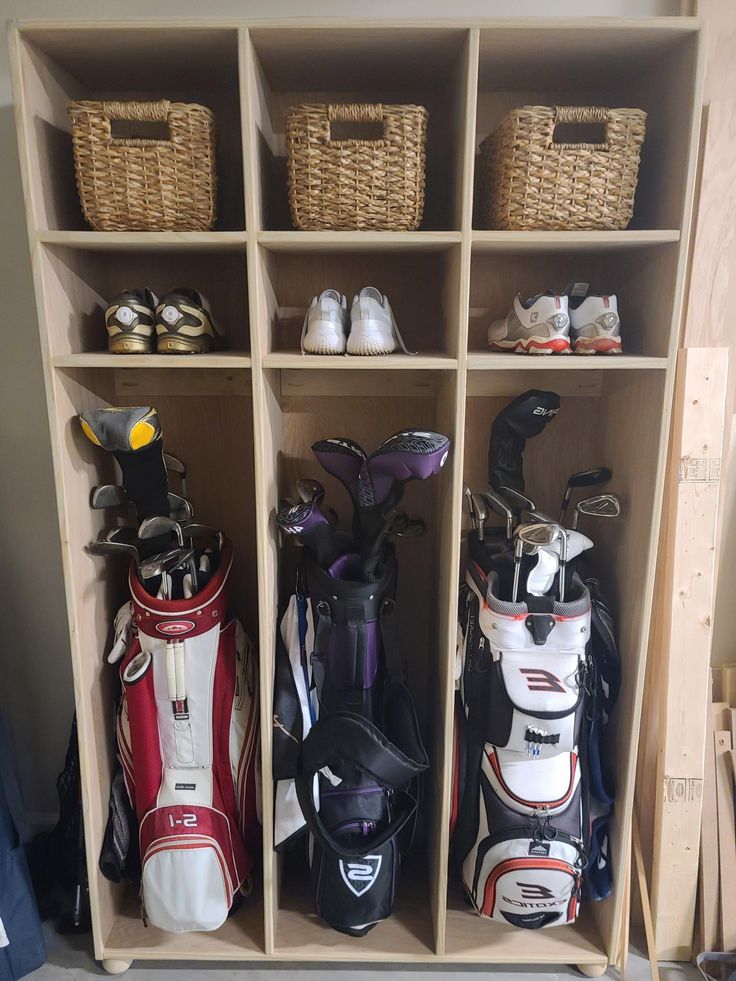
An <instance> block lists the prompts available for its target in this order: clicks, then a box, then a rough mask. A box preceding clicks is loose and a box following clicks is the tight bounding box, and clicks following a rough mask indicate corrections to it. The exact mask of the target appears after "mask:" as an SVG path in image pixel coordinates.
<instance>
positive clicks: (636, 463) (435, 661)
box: [52, 361, 668, 972]
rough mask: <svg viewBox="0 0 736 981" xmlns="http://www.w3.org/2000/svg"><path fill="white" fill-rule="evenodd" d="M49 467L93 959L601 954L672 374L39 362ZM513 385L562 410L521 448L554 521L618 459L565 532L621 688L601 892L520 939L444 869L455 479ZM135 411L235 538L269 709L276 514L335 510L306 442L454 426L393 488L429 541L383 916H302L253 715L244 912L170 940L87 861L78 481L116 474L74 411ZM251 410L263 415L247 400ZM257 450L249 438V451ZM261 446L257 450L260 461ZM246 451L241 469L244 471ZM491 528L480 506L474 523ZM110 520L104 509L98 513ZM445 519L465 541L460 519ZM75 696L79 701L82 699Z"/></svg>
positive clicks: (97, 667) (549, 958)
mask: <svg viewBox="0 0 736 981" xmlns="http://www.w3.org/2000/svg"><path fill="white" fill-rule="evenodd" d="M52 385H53V392H54V400H55V407H56V412H57V418H58V419H59V420H61V421H62V425H61V426H60V436H61V437H62V445H61V447H60V449H61V452H60V454H59V458H58V463H59V469H60V484H61V486H62V487H63V492H64V502H65V506H64V522H65V540H66V544H67V546H68V548H67V550H66V555H67V562H68V568H67V573H68V586H69V593H70V596H69V603H70V619H71V622H72V630H73V636H74V637H75V639H76V640H77V643H75V645H74V651H75V679H76V684H77V697H78V700H79V705H80V710H79V714H80V719H79V722H80V727H79V732H80V740H81V744H82V761H83V778H84V786H85V817H86V829H87V836H88V860H89V867H90V869H93V870H94V871H93V873H92V874H91V876H90V892H91V898H92V903H93V906H94V909H95V923H96V936H95V941H96V952H97V956H99V957H100V958H101V959H102V960H103V961H104V962H105V964H106V965H107V966H108V967H111V966H112V967H113V968H114V967H115V965H116V964H117V965H118V966H123V965H124V964H125V963H127V962H128V961H131V960H133V959H156V960H158V959H161V960H165V959H190V958H191V959H202V960H205V959H206V960H210V959H212V960H243V961H247V960H256V959H260V958H263V957H273V958H278V959H283V960H290V961H310V960H315V961H319V960H331V961H386V962H401V961H425V962H431V961H434V960H445V961H447V962H478V963H494V962H495V963H504V962H533V963H540V964H542V963H574V964H578V965H581V966H583V967H584V968H585V969H586V970H587V971H589V972H596V971H597V970H598V969H599V968H600V969H602V968H603V967H604V966H605V965H606V964H607V963H609V962H610V961H615V960H616V959H617V957H618V947H617V945H618V938H619V936H620V932H621V917H622V915H623V910H624V906H625V903H624V899H625V897H624V886H623V885H622V884H625V883H626V869H627V862H628V848H629V844H628V835H629V824H628V815H629V814H630V807H631V795H632V792H633V773H634V758H635V743H634V740H633V739H632V732H633V731H634V726H635V724H636V718H637V704H638V699H639V697H640V687H641V677H642V674H641V672H642V670H643V665H644V656H645V644H644V638H645V637H646V630H645V625H646V620H647V616H648V605H649V596H650V586H651V573H652V570H651V559H652V537H653V534H654V531H653V529H654V527H655V524H656V522H655V515H656V511H657V500H658V490H657V488H658V484H659V483H660V480H659V477H658V474H659V461H660V457H661V449H662V445H663V442H662V440H663V435H664V420H665V417H666V413H665V411H664V410H665V404H666V399H667V392H668V389H667V385H668V373H667V371H666V370H665V369H664V368H663V367H661V368H637V369H631V368H623V369H618V370H611V369H608V370H606V369H599V368H596V367H595V366H594V365H589V366H588V367H586V368H581V369H580V370H575V369H574V368H572V367H567V366H566V367H565V368H563V367H556V366H554V365H552V366H549V367H548V364H547V363H546V362H545V363H544V364H540V363H538V362H535V363H534V367H532V366H531V365H529V366H528V367H527V366H526V365H518V363H517V362H516V361H515V362H514V369H513V370H508V369H506V368H503V367H498V368H491V369H486V370H474V369H469V370H459V369H452V370H445V371H435V370H428V371H422V370H413V369H412V370H390V369H380V370H361V369H355V368H351V369H343V370H340V369H320V368H316V367H305V368H304V369H302V370H299V369H284V370H279V369H266V370H264V371H263V372H262V373H261V375H260V376H259V377H258V378H257V379H254V378H253V373H252V370H251V369H248V368H242V369H237V370H229V369H216V368H213V369H206V368H205V369H203V368H187V367H186V366H181V367H177V368H175V369H173V370H171V369H167V370H155V369H137V368H132V369H125V368H117V367H111V368H97V369H93V368H63V369H55V370H54V372H53V378H52ZM528 388H540V389H548V390H551V391H554V392H556V393H557V394H559V395H560V397H561V410H560V412H559V415H558V417H557V418H556V419H555V420H554V421H553V422H551V423H550V424H549V425H548V426H547V428H546V429H545V431H544V433H543V434H542V435H541V436H540V437H539V438H537V439H536V440H533V441H529V443H528V446H527V449H526V452H525V456H524V473H525V480H526V486H527V490H528V493H529V494H530V496H531V497H532V498H533V499H534V500H535V502H536V503H537V504H538V506H539V507H540V509H542V510H544V511H548V512H551V513H555V511H556V509H557V507H558V505H559V498H560V497H561V493H562V489H563V488H564V485H565V482H566V479H567V476H568V475H569V474H570V473H571V472H573V471H575V470H579V469H582V468H584V467H587V466H591V465H599V464H605V465H607V466H609V467H610V468H611V469H612V471H613V479H612V481H611V484H610V489H612V490H615V491H616V492H617V493H618V494H619V495H620V497H621V500H622V505H623V516H622V518H621V519H619V520H617V521H609V522H606V521H598V522H596V524H595V527H587V528H586V527H582V530H583V531H587V532H589V533H590V535H591V536H592V537H593V538H594V539H595V542H596V549H595V552H594V553H593V556H594V557H593V560H592V569H593V572H594V573H595V574H596V575H597V576H598V577H599V578H600V580H601V584H602V586H603V589H604V591H605V593H606V594H607V596H608V597H609V599H610V601H611V604H612V606H613V609H614V611H615V614H616V618H617V623H618V631H619V644H620V649H621V654H622V658H623V685H622V690H621V696H620V701H619V705H618V708H617V712H616V716H615V724H614V729H615V734H616V735H615V739H616V753H615V757H616V760H617V786H618V796H617V803H616V810H615V818H614V832H613V837H612V851H613V860H614V868H615V882H616V885H615V888H614V894H613V896H612V897H611V898H610V899H609V900H607V901H605V902H603V903H592V902H584V903H583V912H582V915H581V918H580V919H579V921H578V922H577V923H576V924H574V925H572V926H567V927H564V928H560V929H553V930H544V931H538V932H533V933H531V934H527V933H525V932H522V931H519V930H515V929H514V928H512V927H510V926H504V925H502V924H497V923H490V922H488V921H484V920H481V919H479V918H478V917H477V916H476V915H475V914H474V913H473V912H472V911H471V909H470V908H469V907H468V905H467V903H466V901H465V899H464V897H463V894H462V890H461V888H460V885H459V883H458V882H457V880H456V877H455V876H454V874H453V872H452V871H451V870H450V872H449V875H448V849H449V841H448V828H447V824H448V814H449V795H450V786H451V766H452V760H451V753H450V752H449V751H448V747H449V746H451V733H452V711H453V687H454V681H453V662H454V653H455V652H454V622H455V616H456V589H457V583H458V579H459V575H460V573H461V570H462V562H463V560H464V537H465V532H466V531H467V517H466V516H465V515H464V514H463V515H462V517H461V514H462V485H463V483H467V484H469V485H470V486H471V487H473V488H475V489H478V490H479V489H482V488H483V487H485V486H486V485H487V482H488V472H487V467H488V435H489V431H490V426H491V423H492V422H493V419H494V418H495V416H496V415H497V414H498V412H499V411H500V410H501V409H502V408H503V407H504V406H505V405H506V404H507V403H508V402H509V400H510V399H511V398H513V397H514V396H516V395H518V394H520V393H521V392H522V391H525V390H526V389H528ZM125 404H151V405H155V406H156V408H157V409H158V411H159V415H160V417H161V422H162V426H163V430H164V441H165V447H166V448H167V449H168V450H170V451H171V452H172V453H175V454H177V455H179V456H181V457H183V458H184V459H185V460H186V463H187V466H188V477H187V481H188V485H189V490H188V492H189V496H190V497H191V500H192V501H193V503H194V505H195V508H196V511H197V517H201V519H202V520H203V521H205V522H208V523H212V524H215V525H216V526H218V527H222V528H223V529H224V530H225V531H226V533H227V534H228V535H229V536H230V537H231V538H232V540H233V542H234V545H235V554H236V558H235V568H234V582H233V603H232V610H233V614H234V615H237V616H239V617H240V618H241V619H242V620H243V622H244V624H245V626H246V630H247V631H248V632H250V633H251V634H252V635H253V636H258V637H259V640H260V667H261V702H262V709H263V716H264V718H266V719H270V718H271V712H270V706H271V703H272V697H273V691H272V678H273V651H274V640H275V632H276V630H277V627H278V614H279V610H280V603H283V600H284V599H285V597H286V596H288V592H289V590H290V589H291V588H293V580H292V577H293V573H294V568H295V565H296V562H297V561H298V549H297V548H296V547H295V546H294V545H293V544H285V543H282V542H279V537H278V533H277V530H276V527H275V523H274V514H275V510H276V508H277V502H278V500H279V499H280V498H283V497H284V496H287V495H288V494H289V493H292V492H293V490H292V489H293V483H294V480H295V479H296V478H297V477H314V478H317V479H320V480H322V481H323V483H324V484H325V486H326V491H327V493H326V502H327V503H329V504H330V505H332V506H333V507H334V508H335V509H336V510H337V512H338V521H339V523H340V525H342V526H343V527H348V526H349V522H350V503H349V501H348V498H347V495H346V494H345V491H344V489H343V488H342V487H341V486H340V485H339V484H338V483H337V482H336V481H334V479H333V478H330V477H329V476H328V475H326V474H325V473H324V472H321V468H320V467H319V465H318V464H317V462H316V461H315V459H314V457H313V455H312V453H311V445H312V443H313V442H314V441H315V440H317V439H319V438H322V437H325V436H350V437H351V438H353V439H356V440H358V441H359V442H360V443H362V444H363V445H364V446H365V447H368V448H373V447H375V446H376V445H378V443H380V442H381V441H382V440H383V439H385V438H386V437H387V436H389V435H391V433H393V432H395V431H397V430H398V429H401V428H404V427H408V426H420V427H424V428H434V429H437V430H440V431H442V432H445V433H447V434H448V435H450V436H452V439H453V449H452V453H451V456H450V460H449V462H448V465H447V466H446V467H445V468H444V469H443V471H442V472H441V474H440V475H439V477H438V478H436V479H435V480H433V481H428V482H427V483H419V482H416V483H414V484H409V485H408V486H407V491H406V495H405V498H404V501H403V505H404V506H405V507H406V508H407V510H408V511H409V512H410V513H417V514H419V515H421V516H422V517H423V518H424V519H425V521H426V523H427V535H426V536H425V537H423V538H419V539H406V540H401V541H399V542H398V545H397V551H398V560H399V592H398V603H397V609H398V613H399V637H400V641H401V651H402V656H403V657H405V659H406V661H407V665H408V683H409V686H410V688H411V689H412V693H413V695H414V698H415V700H416V704H417V711H418V715H419V720H420V725H421V727H422V732H423V735H424V738H425V741H426V744H427V746H428V749H429V752H430V756H431V760H432V769H431V772H430V774H429V775H428V777H427V778H426V780H425V786H424V800H423V810H422V817H421V821H420V825H419V830H418V834H417V840H416V844H415V847H414V850H413V853H412V854H411V856H410V858H409V860H408V861H407V863H406V865H405V867H404V869H403V870H402V875H401V880H400V886H399V896H398V901H397V904H396V908H395V912H394V914H393V916H392V917H391V919H390V920H388V921H387V922H385V923H383V924H381V925H379V926H378V927H377V928H376V929H375V930H373V931H371V932H370V933H369V934H368V935H367V936H366V937H364V938H362V939H354V938H348V937H345V936H343V935H341V934H338V933H335V932H334V931H332V930H330V929H329V928H328V927H327V926H326V925H325V924H324V923H323V922H322V921H321V920H320V919H319V918H318V917H317V915H316V913H315V912H314V910H313V905H312V899H311V894H310V888H309V875H308V868H307V865H306V862H305V860H304V859H303V857H301V856H300V855H299V854H298V853H292V854H288V855H286V856H284V857H278V856H276V855H275V854H274V852H273V849H272V833H271V827H272V805H271V786H272V782H271V767H270V752H271V746H270V733H271V729H270V726H269V725H264V726H263V727H262V733H261V736H262V780H263V784H262V795H263V813H264V827H263V839H264V851H263V874H262V875H261V874H260V869H259V872H258V874H257V875H256V884H255V889H254V892H253V894H252V895H251V897H249V899H248V900H247V902H246V903H245V904H244V905H243V906H242V908H241V909H240V910H239V911H238V912H237V913H236V914H235V915H233V916H232V917H231V918H230V919H229V920H228V922H227V923H226V924H225V925H224V926H223V927H222V928H221V929H219V930H217V931H215V932H214V933H212V934H181V935H174V934H167V933H164V932H162V931H159V930H156V929H153V928H150V927H147V926H145V925H144V924H143V922H142V921H141V918H140V910H139V904H138V899H137V896H136V895H134V894H133V892H131V891H130V890H129V889H125V888H122V887H115V886H112V885H111V884H110V883H108V882H107V881H106V880H104V879H102V878H101V876H100V875H99V874H98V873H97V871H96V859H97V856H98V854H99V847H100V843H101V840H102V834H103V831H104V826H105V821H106V817H107V793H108V788H109V779H110V772H111V769H110V768H111V761H112V745H111V739H110V733H111V731H112V720H113V714H114V701H113V694H114V683H113V682H114V679H113V674H114V669H113V668H112V667H111V666H109V665H107V664H106V663H105V661H104V652H105V648H106V644H107V643H108V638H109V629H110V622H111V618H112V615H113V614H114V612H115V610H116V609H117V606H118V604H119V603H120V602H122V600H123V599H124V596H125V583H124V578H125V576H124V572H125V570H124V567H123V566H122V565H121V567H120V569H119V570H114V569H111V568H110V567H109V566H108V565H107V564H106V563H105V564H102V562H103V560H100V559H95V558H92V557H90V556H88V555H86V554H85V553H84V551H83V546H84V544H85V543H86V542H87V541H89V540H90V539H92V538H94V537H96V536H97V534H98V533H99V531H100V530H101V528H102V527H104V526H105V524H106V518H105V514H104V512H95V511H92V510H91V509H90V508H89V507H88V503H87V502H88V497H89V491H90V489H91V487H93V486H95V485H96V484H99V483H102V482H104V481H107V480H112V479H114V473H113V466H112V464H111V460H110V458H109V457H108V456H107V455H106V454H104V453H103V452H102V451H100V450H99V449H97V448H96V447H94V446H92V445H91V444H90V443H89V442H88V441H87V440H86V439H85V437H84V436H83V435H82V433H81V431H80V429H79V425H78V422H77V420H76V416H77V414H78V413H79V412H80V411H82V410H83V409H85V408H88V407H90V406H104V405H125ZM254 406H255V407H256V410H258V408H262V410H263V411H260V412H259V411H256V413H255V415H254V411H253V410H254ZM257 444H258V445H257ZM259 454H260V456H259ZM256 461H257V462H256ZM494 520H495V519H493V518H491V519H490V521H494ZM108 521H109V518H108ZM461 525H462V538H461V537H460V536H459V531H460V528H461ZM82 706H83V707H82Z"/></svg>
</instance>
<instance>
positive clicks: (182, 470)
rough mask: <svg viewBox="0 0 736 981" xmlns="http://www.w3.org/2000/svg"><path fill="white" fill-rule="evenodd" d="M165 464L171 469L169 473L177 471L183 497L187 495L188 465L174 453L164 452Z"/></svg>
mask: <svg viewBox="0 0 736 981" xmlns="http://www.w3.org/2000/svg"><path fill="white" fill-rule="evenodd" d="M163 456H164V466H165V467H166V469H167V470H168V471H169V473H176V474H178V475H179V481H180V482H181V493H182V497H186V496H187V466H186V464H185V463H184V462H183V461H182V460H180V459H179V458H178V457H175V456H174V455H173V453H166V452H164V454H163Z"/></svg>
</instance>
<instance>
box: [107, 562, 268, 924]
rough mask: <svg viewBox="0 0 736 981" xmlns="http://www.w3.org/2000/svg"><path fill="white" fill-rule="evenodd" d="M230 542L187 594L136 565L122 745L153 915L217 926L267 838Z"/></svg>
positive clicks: (250, 674) (251, 683) (250, 660)
mask: <svg viewBox="0 0 736 981" xmlns="http://www.w3.org/2000/svg"><path fill="white" fill-rule="evenodd" d="M231 565H232V550H231V548H230V547H229V546H228V545H225V547H224V548H223V549H222V551H221V555H220V562H219V565H218V567H217V569H216V570H215V571H214V573H213V575H212V577H211V578H210V580H209V582H208V583H207V585H206V586H205V587H204V588H203V589H202V590H200V591H199V592H198V593H197V594H196V595H195V596H194V597H192V598H190V599H179V600H162V599H157V598H156V597H154V596H151V595H150V594H149V593H148V592H146V590H145V589H144V587H143V585H142V584H141V582H140V580H139V578H138V576H137V575H136V574H135V571H134V570H133V569H131V573H130V576H129V584H130V591H131V596H132V600H131V604H130V613H131V616H132V622H131V630H130V639H129V643H128V647H127V650H126V653H125V655H124V657H123V659H122V661H121V662H120V680H121V685H122V698H121V702H120V708H119V713H118V726H117V741H118V752H119V755H120V758H121V760H122V764H123V773H124V777H125V785H126V788H127V791H128V794H129V796H130V801H131V805H132V806H133V808H134V810H135V813H136V815H137V817H138V822H139V838H140V857H141V899H142V905H143V911H144V916H145V919H146V920H147V922H148V923H151V924H152V925H154V926H157V927H160V928H161V929H163V930H170V931H172V932H175V933H181V932H185V931H190V930H215V929H217V927H219V926H221V924H222V923H223V922H224V921H225V919H226V918H227V916H228V914H229V912H230V910H231V908H232V907H233V904H234V903H235V902H236V901H237V897H238V896H239V894H240V893H241V892H243V893H244V892H246V891H247V889H248V887H249V876H250V873H251V868H252V865H253V856H254V854H255V853H256V852H257V850H258V848H259V841H260V828H259V820H260V817H259V809H260V808H259V800H258V786H259V784H258V780H257V779H256V768H257V765H258V762H257V761H258V747H259V731H258V675H257V664H256V657H255V652H254V649H253V647H252V645H251V643H250V641H249V640H248V638H247V636H246V635H245V633H244V631H243V628H242V627H241V625H240V623H239V622H238V621H237V620H232V619H229V617H228V580H229V575H230V568H231Z"/></svg>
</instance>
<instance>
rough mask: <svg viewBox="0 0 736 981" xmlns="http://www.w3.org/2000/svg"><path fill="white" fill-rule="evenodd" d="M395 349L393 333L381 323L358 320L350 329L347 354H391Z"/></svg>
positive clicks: (396, 345)
mask: <svg viewBox="0 0 736 981" xmlns="http://www.w3.org/2000/svg"><path fill="white" fill-rule="evenodd" d="M387 331H388V336H387ZM397 347H398V344H397V343H396V339H395V338H394V335H393V331H392V330H391V328H390V327H387V326H386V325H385V324H384V323H383V322H381V321H372V320H359V321H356V322H354V323H353V325H352V326H351V328H350V336H349V337H348V354H357V355H376V354H393V352H394V351H395V350H396V348H397Z"/></svg>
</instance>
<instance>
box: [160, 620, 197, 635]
mask: <svg viewBox="0 0 736 981" xmlns="http://www.w3.org/2000/svg"><path fill="white" fill-rule="evenodd" d="M194 627H195V624H194V622H193V621H192V620H174V621H173V622H169V621H167V622H165V623H157V624H156V630H158V632H159V633H160V634H166V635H168V636H176V635H178V634H188V633H189V631H190V630H194Z"/></svg>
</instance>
